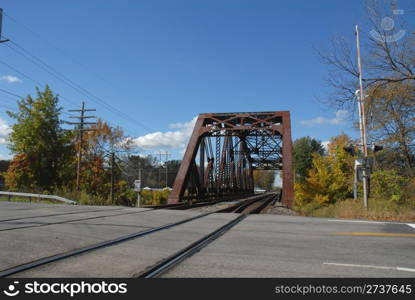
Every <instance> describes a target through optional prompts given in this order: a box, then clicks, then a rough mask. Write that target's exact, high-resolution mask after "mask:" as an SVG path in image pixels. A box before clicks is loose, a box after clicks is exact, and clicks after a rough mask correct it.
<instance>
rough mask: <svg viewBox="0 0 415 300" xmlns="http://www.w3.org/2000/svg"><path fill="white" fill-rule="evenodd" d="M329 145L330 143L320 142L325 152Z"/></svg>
mask: <svg viewBox="0 0 415 300" xmlns="http://www.w3.org/2000/svg"><path fill="white" fill-rule="evenodd" d="M329 144H330V141H324V142H321V145H322V146H323V148H324V150H325V151H328V150H329Z"/></svg>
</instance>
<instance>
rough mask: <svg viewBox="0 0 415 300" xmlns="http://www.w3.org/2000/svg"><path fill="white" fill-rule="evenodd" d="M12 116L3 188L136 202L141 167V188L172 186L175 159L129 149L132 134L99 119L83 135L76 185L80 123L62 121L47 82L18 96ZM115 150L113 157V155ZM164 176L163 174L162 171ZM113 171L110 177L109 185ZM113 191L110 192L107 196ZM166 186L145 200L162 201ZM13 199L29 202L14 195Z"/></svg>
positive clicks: (0, 174)
mask: <svg viewBox="0 0 415 300" xmlns="http://www.w3.org/2000/svg"><path fill="white" fill-rule="evenodd" d="M8 114H9V116H10V117H11V118H12V119H14V120H15V123H14V125H13V126H12V131H11V134H10V136H9V148H10V150H11V152H12V154H13V158H12V160H11V161H1V163H0V179H1V180H0V187H1V189H3V190H8V191H18V192H28V193H37V194H54V195H58V196H61V197H65V198H68V199H71V200H75V201H77V203H78V204H87V205H124V206H135V205H136V201H137V192H135V191H134V189H133V187H134V180H136V179H138V174H139V170H140V169H141V176H142V187H145V186H147V185H148V186H152V187H164V186H166V185H170V186H172V184H173V180H174V177H175V174H176V172H177V170H178V167H179V165H180V162H179V161H175V160H171V161H167V162H166V163H165V164H167V167H168V170H169V174H168V175H169V176H168V182H167V183H166V182H165V179H164V178H165V176H164V174H165V173H164V172H165V169H164V167H165V165H164V166H162V165H160V163H159V162H158V161H157V160H156V159H155V158H154V157H152V156H144V157H142V156H139V155H133V154H131V149H132V147H131V139H129V137H128V136H126V135H125V134H124V132H123V130H122V129H121V128H119V127H113V126H111V125H110V124H109V123H107V122H106V121H105V120H102V119H99V120H98V121H97V122H96V124H95V125H92V126H91V127H90V130H89V131H86V132H84V134H83V136H82V160H81V168H80V185H79V188H78V189H77V187H76V170H77V152H78V150H79V147H80V145H81V143H80V138H79V130H78V129H79V128H74V129H73V128H69V127H68V126H65V125H64V120H63V118H62V114H63V112H62V108H61V107H60V105H59V96H58V95H56V94H54V93H53V92H52V90H51V89H50V88H49V87H48V86H46V88H45V89H44V90H43V91H41V90H39V89H38V90H37V93H36V96H35V97H33V96H28V97H27V98H25V99H21V100H20V101H18V111H16V112H8ZM112 153H114V157H115V159H114V161H112V160H111V156H112ZM161 175H163V176H161ZM111 176H113V177H114V180H113V182H114V183H113V185H112V184H111ZM111 192H113V193H114V197H111ZM167 197H168V191H143V195H142V198H143V201H142V203H143V204H154V205H156V204H162V203H164V202H165V201H166V199H167ZM13 200H14V201H17V200H19V201H23V202H24V201H29V200H28V199H25V198H22V199H20V198H18V199H17V198H16V199H15V198H13Z"/></svg>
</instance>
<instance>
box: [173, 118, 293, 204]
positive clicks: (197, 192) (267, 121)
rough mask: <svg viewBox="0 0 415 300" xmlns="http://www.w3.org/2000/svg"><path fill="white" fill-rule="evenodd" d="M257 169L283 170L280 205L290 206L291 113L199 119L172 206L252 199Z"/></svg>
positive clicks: (190, 141) (185, 155)
mask: <svg viewBox="0 0 415 300" xmlns="http://www.w3.org/2000/svg"><path fill="white" fill-rule="evenodd" d="M254 169H259V170H282V181H283V194H282V202H283V203H284V204H285V205H287V206H289V207H292V205H293V200H294V187H293V166H292V141H291V121H290V113H289V112H288V111H273V112H244V113H205V114H200V115H199V117H198V119H197V121H196V124H195V127H194V129H193V133H192V136H191V138H190V140H189V144H188V146H187V149H186V152H185V154H184V158H183V161H182V163H181V165H180V168H179V172H178V174H177V176H176V180H175V182H174V186H173V190H172V192H171V194H170V197H169V200H168V202H169V203H177V202H179V201H184V200H192V201H193V200H195V201H205V200H210V199H215V200H216V199H218V198H220V197H229V196H239V195H249V194H252V193H253V192H254V182H253V170H254Z"/></svg>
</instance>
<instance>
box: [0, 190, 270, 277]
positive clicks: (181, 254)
mask: <svg viewBox="0 0 415 300" xmlns="http://www.w3.org/2000/svg"><path fill="white" fill-rule="evenodd" d="M276 197H277V195H276V194H266V195H261V196H257V197H254V198H253V199H249V200H246V201H241V202H240V203H238V204H236V205H235V206H232V207H231V209H230V208H226V209H221V210H218V211H215V212H209V213H204V214H200V215H197V216H194V217H191V218H187V219H184V220H181V221H178V222H174V223H170V224H167V225H162V226H159V227H155V228H151V229H148V230H144V231H139V232H136V233H132V234H127V235H124V236H121V237H118V238H115V239H112V240H107V241H104V242H99V243H96V244H92V245H89V246H85V247H82V248H78V249H75V250H72V251H68V252H65V253H59V254H56V255H52V256H49V257H44V258H40V259H36V260H33V261H30V262H27V263H23V264H20V265H18V266H14V267H11V268H8V269H5V270H2V271H0V277H7V276H12V275H14V274H18V273H22V272H25V271H29V270H32V269H35V268H37V267H40V266H43V265H47V264H53V263H54V262H58V261H62V260H65V259H67V258H70V257H74V256H77V255H81V254H86V253H91V252H93V251H96V250H99V249H102V248H105V247H111V246H113V245H117V244H120V243H124V242H127V241H130V240H132V239H137V238H141V237H144V236H147V235H151V234H153V233H156V232H159V231H162V230H166V229H170V228H173V227H177V226H180V225H182V224H186V223H189V222H192V221H195V220H197V219H201V218H205V217H207V216H209V215H212V214H214V213H218V212H228V211H231V212H235V213H239V214H240V215H237V216H236V217H235V218H233V219H232V220H231V221H229V222H228V223H226V224H225V225H223V226H221V227H220V228H218V229H216V230H214V231H213V232H211V233H209V234H207V235H205V236H204V237H202V238H201V239H199V240H197V241H195V242H193V243H191V244H190V245H188V246H187V247H185V248H184V249H182V250H180V251H178V252H176V253H174V254H173V255H171V256H169V257H167V258H166V259H164V260H162V261H161V262H159V263H157V264H155V265H152V266H149V267H148V268H147V269H146V270H145V271H144V272H141V273H137V275H136V277H139V278H150V277H156V276H160V275H161V274H163V273H164V272H166V271H167V270H169V269H171V268H172V267H174V266H175V265H177V264H179V263H180V262H182V261H183V260H184V259H186V258H188V257H190V256H191V255H193V254H194V253H196V252H197V251H200V249H202V248H203V247H205V246H207V245H208V244H210V243H211V242H212V241H214V240H216V239H217V238H218V237H220V236H221V235H223V234H224V233H226V232H227V231H229V230H230V229H231V228H233V227H234V226H235V225H237V224H238V223H240V222H241V221H243V220H244V219H245V218H246V217H247V215H248V214H254V213H259V212H260V211H261V210H263V209H264V208H265V207H267V206H268V205H269V204H270V203H271V202H272V201H274V200H275V198H276ZM149 211H152V210H147V211H141V212H149ZM119 215H122V214H119ZM101 217H111V215H110V216H101ZM92 218H100V217H91V218H87V219H92ZM72 221H73V220H72ZM46 225H50V224H46ZM46 225H45V226H46Z"/></svg>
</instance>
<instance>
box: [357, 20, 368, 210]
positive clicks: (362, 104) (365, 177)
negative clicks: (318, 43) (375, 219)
mask: <svg viewBox="0 0 415 300" xmlns="http://www.w3.org/2000/svg"><path fill="white" fill-rule="evenodd" d="M356 46H357V65H358V69H359V89H360V90H359V96H358V101H359V127H360V137H361V143H362V152H363V166H362V175H363V204H364V206H365V207H366V208H367V207H368V174H367V139H366V113H365V95H364V92H363V75H362V62H361V55H360V38H359V26H358V25H356Z"/></svg>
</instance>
